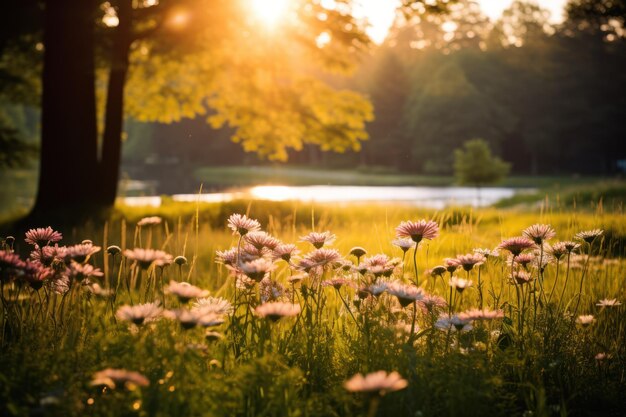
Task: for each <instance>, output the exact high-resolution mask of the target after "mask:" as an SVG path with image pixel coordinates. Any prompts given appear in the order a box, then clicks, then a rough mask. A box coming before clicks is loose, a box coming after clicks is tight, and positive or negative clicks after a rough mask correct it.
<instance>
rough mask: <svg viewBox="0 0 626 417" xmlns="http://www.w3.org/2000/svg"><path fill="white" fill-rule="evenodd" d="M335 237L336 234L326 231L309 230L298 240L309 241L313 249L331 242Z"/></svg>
mask: <svg viewBox="0 0 626 417" xmlns="http://www.w3.org/2000/svg"><path fill="white" fill-rule="evenodd" d="M335 239H336V236H335V235H334V234H332V233H330V232H328V231H326V232H322V233H319V232H311V233H309V234H308V235H306V236H302V237H301V238H300V241H302V242H309V243H310V244H311V245H313V246H314V247H315V249H320V248H321V247H322V246H324V245H330V244H332V243H333V242H334V241H335Z"/></svg>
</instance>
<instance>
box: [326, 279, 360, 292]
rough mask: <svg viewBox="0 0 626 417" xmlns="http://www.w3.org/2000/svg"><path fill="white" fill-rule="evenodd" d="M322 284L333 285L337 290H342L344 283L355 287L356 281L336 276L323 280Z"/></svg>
mask: <svg viewBox="0 0 626 417" xmlns="http://www.w3.org/2000/svg"><path fill="white" fill-rule="evenodd" d="M322 285H324V286H326V287H333V288H334V289H336V290H340V289H341V287H343V286H344V285H345V286H348V287H353V286H354V282H353V281H351V280H349V279H347V278H341V277H335V278H333V279H331V280H328V281H324V282H322Z"/></svg>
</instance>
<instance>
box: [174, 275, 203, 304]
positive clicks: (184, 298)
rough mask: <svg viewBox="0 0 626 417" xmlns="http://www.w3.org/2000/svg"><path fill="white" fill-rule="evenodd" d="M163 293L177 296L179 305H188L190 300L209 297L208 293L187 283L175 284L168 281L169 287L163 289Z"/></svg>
mask: <svg viewBox="0 0 626 417" xmlns="http://www.w3.org/2000/svg"><path fill="white" fill-rule="evenodd" d="M164 291H165V292H166V293H169V294H173V295H175V296H177V297H178V300H179V301H180V302H181V303H188V302H189V300H191V299H192V298H204V297H207V296H208V295H209V292H208V291H206V290H203V289H200V288H198V287H196V286H194V285H191V284H189V283H188V282H176V281H174V280H172V281H170V283H169V285H167V286H166V287H165V288H164Z"/></svg>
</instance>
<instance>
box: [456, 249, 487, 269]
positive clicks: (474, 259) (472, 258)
mask: <svg viewBox="0 0 626 417" xmlns="http://www.w3.org/2000/svg"><path fill="white" fill-rule="evenodd" d="M456 259H457V261H459V265H461V266H462V267H463V269H464V270H465V271H471V270H472V268H474V266H475V265H482V264H484V263H485V261H486V260H487V259H486V258H485V256H484V255H482V254H480V253H468V254H466V255H458V256H457V257H456Z"/></svg>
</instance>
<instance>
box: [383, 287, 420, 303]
mask: <svg viewBox="0 0 626 417" xmlns="http://www.w3.org/2000/svg"><path fill="white" fill-rule="evenodd" d="M387 292H388V293H389V294H391V295H393V296H395V297H397V298H398V301H399V302H400V305H401V306H402V307H407V306H408V305H410V304H413V303H414V302H415V301H419V300H421V299H423V298H424V290H422V289H421V288H418V287H416V286H414V285H406V284H402V283H400V282H393V283H391V284H389V285H388V286H387Z"/></svg>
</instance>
